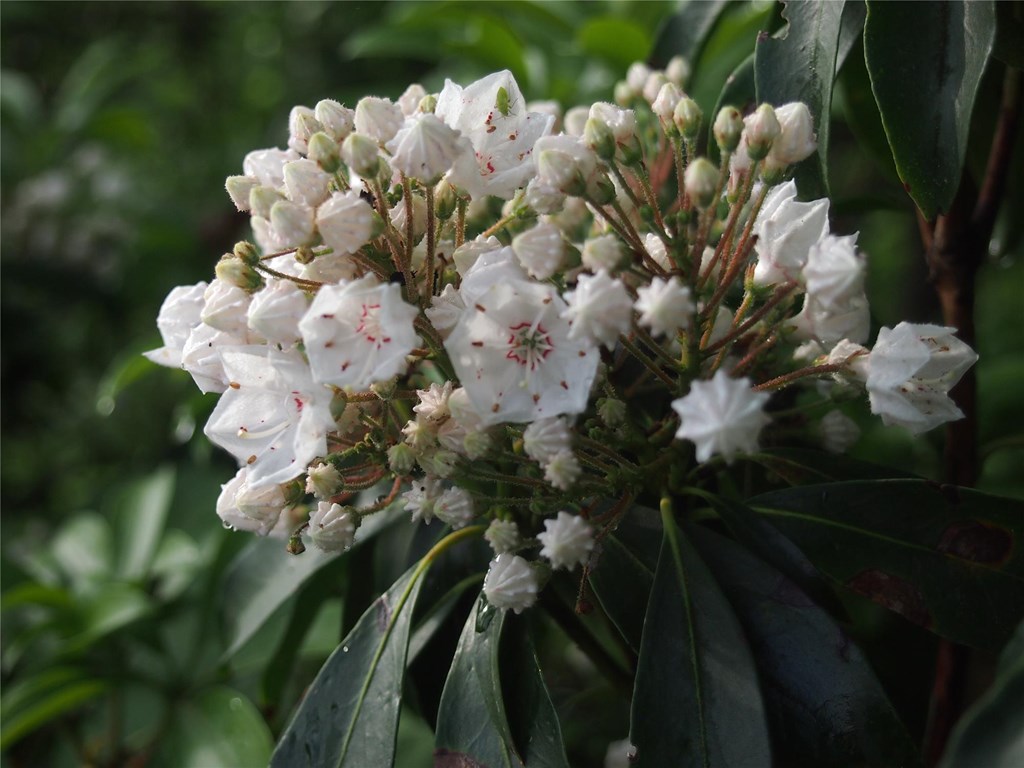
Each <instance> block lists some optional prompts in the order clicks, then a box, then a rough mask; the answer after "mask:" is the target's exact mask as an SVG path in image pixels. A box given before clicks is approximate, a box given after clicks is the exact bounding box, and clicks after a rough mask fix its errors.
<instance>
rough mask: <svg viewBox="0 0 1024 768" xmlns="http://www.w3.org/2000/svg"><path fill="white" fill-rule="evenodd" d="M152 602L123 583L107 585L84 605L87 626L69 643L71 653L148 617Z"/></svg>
mask: <svg viewBox="0 0 1024 768" xmlns="http://www.w3.org/2000/svg"><path fill="white" fill-rule="evenodd" d="M152 607H153V603H152V599H151V598H150V597H149V595H148V594H146V593H145V592H144V591H143V590H141V589H140V588H139V587H136V586H133V585H131V584H125V583H123V582H112V583H109V584H104V585H103V588H102V589H101V590H100V591H98V592H96V593H95V594H94V595H91V596H90V597H89V599H88V600H87V601H85V602H84V603H83V604H82V615H83V622H84V626H83V629H82V632H81V634H79V635H77V636H76V637H74V638H72V639H71V640H70V641H69V645H68V647H67V648H68V650H78V649H80V648H85V647H87V646H89V645H92V644H93V643H95V642H96V641H98V640H100V639H102V638H104V637H106V636H107V635H109V634H111V633H113V632H116V631H117V630H119V629H122V628H124V627H126V626H127V625H129V624H131V623H132V622H134V621H138V620H139V619H141V618H143V617H144V616H146V615H148V614H149V613H150V611H151V609H152Z"/></svg>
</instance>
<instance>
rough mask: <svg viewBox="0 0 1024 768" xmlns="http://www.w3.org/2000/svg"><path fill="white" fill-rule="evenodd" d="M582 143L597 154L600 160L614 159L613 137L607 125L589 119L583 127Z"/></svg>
mask: <svg viewBox="0 0 1024 768" xmlns="http://www.w3.org/2000/svg"><path fill="white" fill-rule="evenodd" d="M583 142H584V143H585V144H586V145H587V146H588V147H590V148H591V149H593V150H594V152H596V153H597V156H598V157H600V158H601V159H602V160H611V159H612V158H613V157H615V135H614V134H613V133H612V129H611V128H609V127H608V124H607V123H605V122H603V121H601V120H597V119H595V118H593V117H591V118H589V119H588V120H587V122H586V125H585V126H584V127H583Z"/></svg>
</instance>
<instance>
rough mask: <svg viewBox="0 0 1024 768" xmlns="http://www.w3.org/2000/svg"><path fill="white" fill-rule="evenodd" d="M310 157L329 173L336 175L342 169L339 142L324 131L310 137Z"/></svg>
mask: <svg viewBox="0 0 1024 768" xmlns="http://www.w3.org/2000/svg"><path fill="white" fill-rule="evenodd" d="M308 157H309V159H310V160H312V161H313V162H314V163H316V164H317V165H319V166H320V167H321V168H322V169H323V170H324V171H325V172H327V173H335V172H337V171H338V169H339V168H341V153H340V152H339V151H338V142H336V141H335V140H334V139H332V138H331V137H330V136H328V135H327V134H326V133H324V132H323V131H317V132H316V133H314V134H313V135H312V136H310V137H309V152H308Z"/></svg>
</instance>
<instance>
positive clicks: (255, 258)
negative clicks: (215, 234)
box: [233, 240, 260, 267]
mask: <svg viewBox="0 0 1024 768" xmlns="http://www.w3.org/2000/svg"><path fill="white" fill-rule="evenodd" d="M233 253H234V255H235V256H236V257H237V258H239V259H241V260H242V262H243V263H245V264H248V265H249V266H250V267H255V266H256V265H257V264H259V262H260V254H259V252H258V251H257V250H256V246H255V245H253V244H252V243H247V242H246V241H244V240H243V241H241V242H238V243H235V247H234V250H233Z"/></svg>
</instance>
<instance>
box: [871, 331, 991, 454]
mask: <svg viewBox="0 0 1024 768" xmlns="http://www.w3.org/2000/svg"><path fill="white" fill-rule="evenodd" d="M954 333H956V329H955V328H946V327H943V326H939V325H927V324H923V325H919V324H915V323H906V322H904V323H900V324H899V325H897V326H896V327H895V328H892V329H890V328H882V330H880V331H879V332H878V339H877V340H876V341H875V346H874V348H873V349H872V350H871V354H870V355H868V358H867V367H868V376H867V390H868V395H869V397H870V401H871V411H872V413H876V414H878V415H879V416H881V417H882V421H883V422H884V423H885V424H897V425H899V426H901V427H905V428H906V429H908V430H910V432H911V433H913V434H915V435H916V434H920V433H921V432H926V431H928V430H929V429H933V428H934V427H937V426H939V425H940V424H943V423H945V422H947V421H954V420H956V419H961V418H963V412H962V411H961V410H960V409H959V408H957V407H956V404H955V403H953V401H952V400H951V399H950V398H949V395H948V393H949V390H950V389H951V388H952V387H953V386H954V385H955V384H956V383H957V382H958V381H960V377H961V376H963V375H964V373H965V372H966V371H967V369H968V368H970V367H971V366H972V365H974V363H975V361H977V359H978V355H977V354H976V353H975V352H974V350H972V349H971V348H970V347H969V346H967V345H966V344H965V343H964V342H962V341H960V339H958V338H956V337H955V336H954V335H953V334H954Z"/></svg>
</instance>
